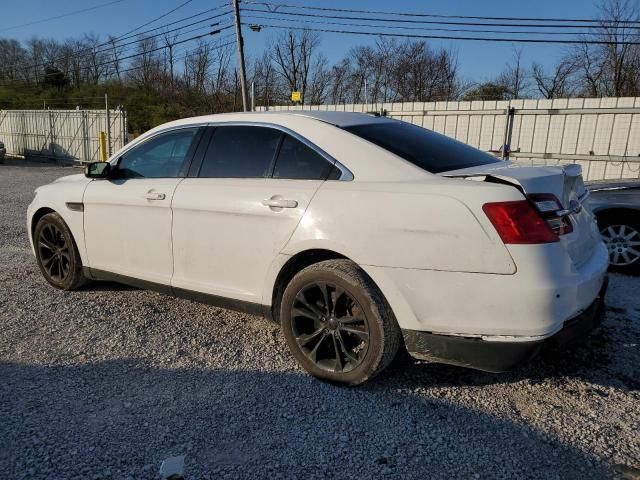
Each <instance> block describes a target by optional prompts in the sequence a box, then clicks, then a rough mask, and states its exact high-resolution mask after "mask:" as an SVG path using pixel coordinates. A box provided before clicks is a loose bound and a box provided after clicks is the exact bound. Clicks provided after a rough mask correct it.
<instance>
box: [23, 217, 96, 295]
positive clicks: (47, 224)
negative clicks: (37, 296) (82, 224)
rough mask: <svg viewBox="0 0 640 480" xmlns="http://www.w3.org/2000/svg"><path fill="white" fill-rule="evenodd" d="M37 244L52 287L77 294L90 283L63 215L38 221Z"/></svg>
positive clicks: (43, 271) (40, 264) (40, 262)
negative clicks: (76, 290)
mask: <svg viewBox="0 0 640 480" xmlns="http://www.w3.org/2000/svg"><path fill="white" fill-rule="evenodd" d="M33 243H34V245H35V250H36V258H37V260H38V266H39V267H40V271H41V272H42V275H44V278H45V279H46V280H47V282H49V283H50V284H51V285H53V286H54V287H56V288H59V289H61V290H74V289H76V288H78V287H80V286H81V285H83V284H84V283H85V282H86V278H85V276H84V275H83V274H82V261H81V260H80V255H79V253H78V248H77V246H76V244H75V242H74V240H73V236H72V235H71V231H70V230H69V227H67V224H66V223H64V220H62V217H60V215H58V214H57V213H49V214H47V215H45V216H43V217H42V218H41V219H40V220H38V223H37V225H36V228H35V230H34V235H33Z"/></svg>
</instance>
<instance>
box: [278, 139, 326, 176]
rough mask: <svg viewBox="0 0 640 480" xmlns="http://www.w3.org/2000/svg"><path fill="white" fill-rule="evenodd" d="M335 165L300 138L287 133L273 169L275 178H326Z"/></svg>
mask: <svg viewBox="0 0 640 480" xmlns="http://www.w3.org/2000/svg"><path fill="white" fill-rule="evenodd" d="M332 168H333V165H332V164H331V163H329V162H328V161H327V160H325V158H324V157H322V156H321V155H320V154H318V153H316V152H315V151H314V150H312V149H311V148H309V147H308V146H306V145H305V144H304V143H302V142H301V141H300V140H297V139H295V138H293V137H291V136H290V135H285V137H284V140H283V141H282V145H281V146H280V151H279V152H278V158H277V159H276V164H275V167H274V169H273V178H290V179H298V180H325V179H326V178H327V177H328V176H329V173H330V171H331V169H332Z"/></svg>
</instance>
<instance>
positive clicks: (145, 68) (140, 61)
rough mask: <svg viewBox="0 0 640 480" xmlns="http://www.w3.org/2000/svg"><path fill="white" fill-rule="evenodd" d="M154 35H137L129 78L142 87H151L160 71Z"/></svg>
mask: <svg viewBox="0 0 640 480" xmlns="http://www.w3.org/2000/svg"><path fill="white" fill-rule="evenodd" d="M158 50H159V48H158V42H157V40H156V37H144V36H143V37H139V38H138V43H137V45H136V53H135V54H136V56H135V57H134V58H133V61H132V62H131V64H132V67H131V70H130V71H129V72H128V76H129V79H130V80H131V81H133V83H135V84H137V85H138V86H142V87H152V86H153V85H154V82H155V81H156V80H157V79H158V78H159V77H160V73H161V71H162V67H161V62H160V58H159V55H158Z"/></svg>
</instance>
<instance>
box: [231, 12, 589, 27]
mask: <svg viewBox="0 0 640 480" xmlns="http://www.w3.org/2000/svg"><path fill="white" fill-rule="evenodd" d="M242 10H243V11H246V12H258V13H271V14H273V13H276V12H272V11H269V10H259V9H256V8H246V7H245V8H243V9H242ZM277 14H278V15H291V16H296V17H314V18H327V19H331V20H336V19H339V20H364V21H368V22H390V23H417V24H428V25H464V26H475V27H511V28H515V27H518V28H559V27H561V28H584V25H571V24H536V23H486V22H457V21H446V22H443V21H441V20H414V19H409V20H403V19H399V18H380V17H376V18H370V17H363V16H344V15H325V14H321V13H296V12H277Z"/></svg>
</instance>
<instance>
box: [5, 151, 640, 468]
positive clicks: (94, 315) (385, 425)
mask: <svg viewBox="0 0 640 480" xmlns="http://www.w3.org/2000/svg"><path fill="white" fill-rule="evenodd" d="M75 172H76V170H73V169H71V168H61V167H52V166H42V165H34V164H25V163H20V162H15V161H13V162H12V161H7V164H6V165H0V205H1V207H2V208H0V247H1V248H0V328H1V332H2V333H1V334H0V472H2V477H3V478H11V479H17V478H42V479H44V478H46V479H54V478H64V479H71V478H79V479H80V478H82V479H85V478H89V479H92V478H93V479H121V478H123V479H124V478H135V479H147V478H149V479H151V478H157V477H158V475H159V466H160V463H161V461H162V460H163V459H165V458H167V457H169V456H173V455H185V456H186V467H185V475H186V477H187V478H188V479H201V478H205V479H206V478H212V479H213V478H237V477H250V478H265V477H269V478H303V477H304V478H347V477H354V478H356V477H357V478H371V477H387V478H431V477H433V478H452V477H464V478H485V477H491V478H493V477H498V478H500V477H501V478H507V477H509V478H510V477H514V476H520V477H530V478H545V479H550V478H609V477H618V478H640V475H639V472H640V470H639V469H640V461H639V459H640V437H639V435H638V432H639V431H640V394H639V392H638V387H639V385H640V376H639V375H638V373H639V372H638V366H639V365H640V363H639V360H640V350H639V346H638V344H639V342H640V295H638V292H639V291H640V278H631V277H624V276H619V275H613V276H612V278H611V290H610V296H609V299H608V303H609V308H608V311H607V318H606V321H605V323H604V325H603V327H602V328H601V329H599V330H598V331H597V332H596V333H594V335H593V336H592V337H591V338H590V339H589V340H588V341H587V343H585V344H584V345H581V346H578V347H575V348H572V349H568V350H566V351H563V352H560V353H558V354H556V355H555V356H551V355H546V356H545V357H543V358H539V359H537V360H534V361H533V362H531V363H530V364H528V365H526V366H524V367H522V368H521V369H519V370H518V371H516V372H514V373H510V374H502V375H494V374H486V373H481V372H474V371H470V370H465V369H461V368H456V367H450V366H444V365H435V364H428V363H420V362H412V361H407V360H405V361H398V362H396V364H394V365H393V366H392V367H391V368H390V369H388V370H387V371H386V372H384V373H383V374H382V375H380V376H379V377H377V378H376V379H375V380H374V381H372V382H371V383H369V384H367V385H365V386H364V387H360V388H357V389H347V388H340V387H335V386H331V385H328V384H324V383H321V382H319V381H317V380H314V379H312V378H310V377H308V376H307V375H306V374H304V373H303V372H302V371H301V370H300V368H298V367H297V366H296V364H295V362H294V361H293V359H292V357H291V356H290V355H289V353H288V351H287V348H286V345H285V342H284V341H283V339H282V337H281V335H280V331H279V328H278V327H277V326H275V325H273V324H271V323H269V322H268V321H266V320H263V319H261V318H258V317H252V316H248V315H243V314H239V313H234V312H230V311H225V310H221V309H217V308H213V307H210V306H205V305H199V304H197V303H193V302H189V301H186V300H176V299H172V298H170V297H167V296H163V295H160V294H157V293H153V292H146V291H141V290H135V289H130V288H126V287H122V286H118V285H115V284H94V285H92V286H89V287H87V288H85V289H83V290H81V291H77V292H60V291H56V290H54V289H53V288H51V287H49V286H48V285H47V284H46V283H45V281H44V280H43V279H42V277H41V275H40V272H39V270H38V268H37V266H36V263H35V260H34V258H33V257H32V255H31V252H30V250H29V247H28V240H27V233H26V229H25V210H26V207H27V204H28V203H29V202H30V201H31V198H32V195H33V194H32V192H33V189H34V188H35V187H36V186H38V185H41V184H44V183H47V182H49V181H51V180H53V179H54V178H57V177H59V176H62V175H66V174H70V173H75Z"/></svg>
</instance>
